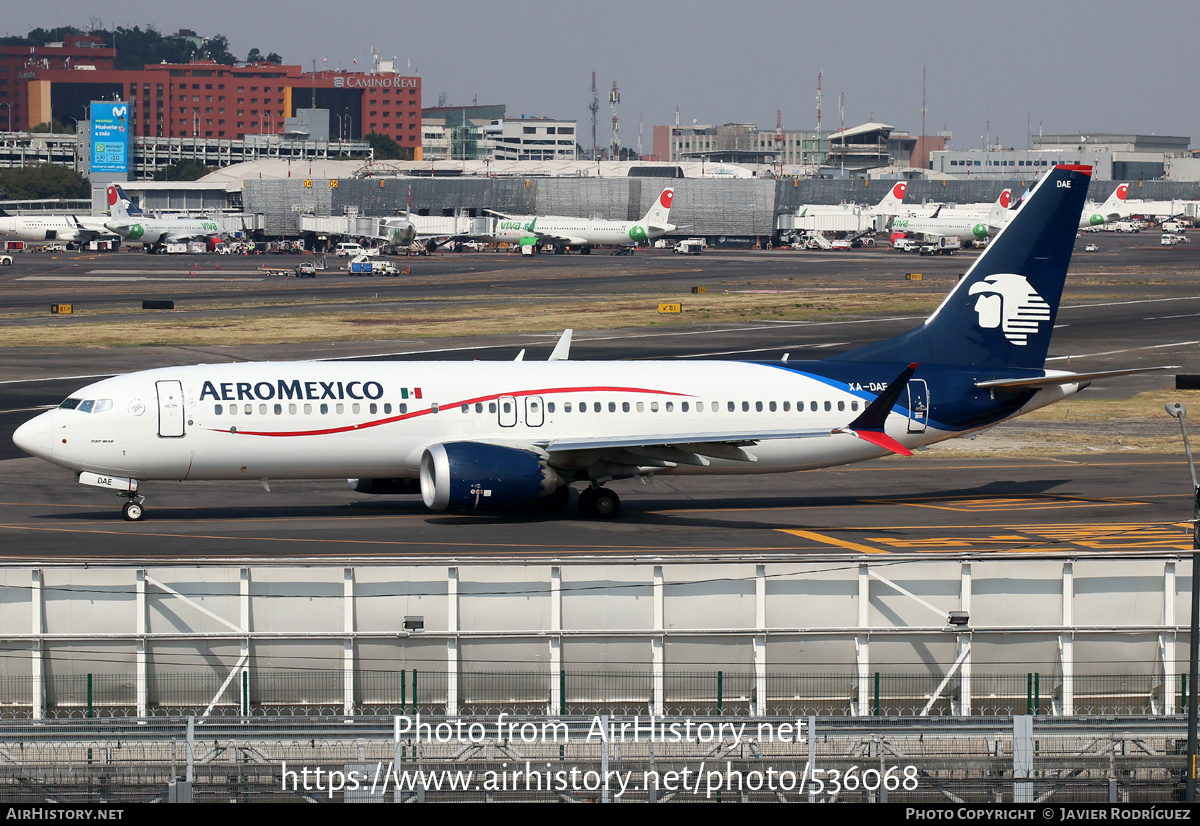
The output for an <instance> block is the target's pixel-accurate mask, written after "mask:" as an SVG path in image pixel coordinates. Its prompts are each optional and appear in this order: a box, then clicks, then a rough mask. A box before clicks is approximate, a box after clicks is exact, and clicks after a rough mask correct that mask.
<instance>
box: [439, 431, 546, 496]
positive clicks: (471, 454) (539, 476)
mask: <svg viewBox="0 0 1200 826" xmlns="http://www.w3.org/2000/svg"><path fill="white" fill-rule="evenodd" d="M562 484H564V483H563V481H562V479H560V478H559V476H558V474H557V473H555V472H554V470H553V469H552V468H551V467H550V465H549V463H548V462H547V460H546V458H545V457H543V456H539V455H538V454H536V453H533V452H532V451H528V450H520V449H518V448H512V447H501V446H499V445H489V444H482V443H480V442H448V443H445V444H439V445H433V446H432V447H429V448H427V449H426V450H425V453H424V454H423V455H422V456H421V498H422V499H424V500H425V506H426V507H428V508H430V509H431V510H435V511H444V510H477V509H492V508H532V507H535V506H536V505H537V504H538V501H539V500H541V499H543V498H544V497H547V496H550V495H551V494H553V493H554V492H555V491H556V490H557V489H558V488H559V486H560V485H562Z"/></svg>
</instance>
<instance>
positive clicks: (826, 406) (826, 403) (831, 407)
mask: <svg viewBox="0 0 1200 826" xmlns="http://www.w3.org/2000/svg"><path fill="white" fill-rule="evenodd" d="M830 410H833V405H832V404H830V403H829V402H825V412H826V413H828V412H829V411H830Z"/></svg>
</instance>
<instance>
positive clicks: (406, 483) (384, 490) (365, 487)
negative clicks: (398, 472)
mask: <svg viewBox="0 0 1200 826" xmlns="http://www.w3.org/2000/svg"><path fill="white" fill-rule="evenodd" d="M346 482H347V483H349V485H350V490H352V491H355V492H356V493H365V494H368V495H372V496H375V495H393V496H394V495H396V494H402V493H420V492H421V483H420V481H419V480H417V479H347V480H346Z"/></svg>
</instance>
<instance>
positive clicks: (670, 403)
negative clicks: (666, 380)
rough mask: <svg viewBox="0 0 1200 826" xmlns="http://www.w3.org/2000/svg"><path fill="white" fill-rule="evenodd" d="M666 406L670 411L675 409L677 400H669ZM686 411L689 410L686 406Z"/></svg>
mask: <svg viewBox="0 0 1200 826" xmlns="http://www.w3.org/2000/svg"><path fill="white" fill-rule="evenodd" d="M684 404H687V402H684ZM666 408H667V412H668V413H670V412H671V411H672V410H674V409H675V402H667V404H666ZM684 412H685V413H686V412H687V409H686V408H685V409H684Z"/></svg>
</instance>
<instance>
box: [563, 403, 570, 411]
mask: <svg viewBox="0 0 1200 826" xmlns="http://www.w3.org/2000/svg"><path fill="white" fill-rule="evenodd" d="M563 412H564V413H570V412H571V403H570V402H563Z"/></svg>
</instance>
